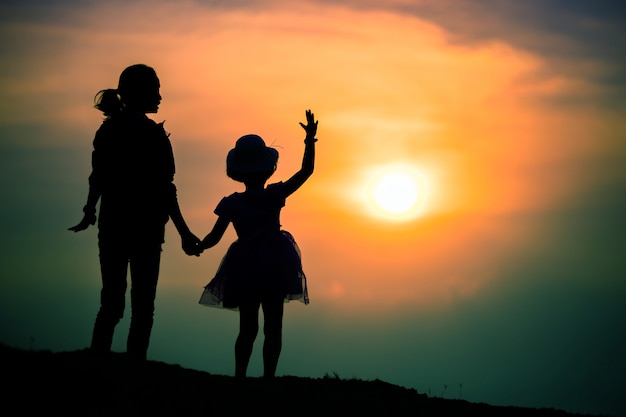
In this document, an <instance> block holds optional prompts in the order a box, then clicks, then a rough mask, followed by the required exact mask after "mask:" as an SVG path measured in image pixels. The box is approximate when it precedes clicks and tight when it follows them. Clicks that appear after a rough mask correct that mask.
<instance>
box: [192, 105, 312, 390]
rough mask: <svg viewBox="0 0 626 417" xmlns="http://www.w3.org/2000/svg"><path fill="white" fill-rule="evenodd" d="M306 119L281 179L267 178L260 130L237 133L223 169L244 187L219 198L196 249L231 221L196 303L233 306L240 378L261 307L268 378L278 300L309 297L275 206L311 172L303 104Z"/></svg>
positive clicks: (278, 340)
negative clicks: (296, 154)
mask: <svg viewBox="0 0 626 417" xmlns="http://www.w3.org/2000/svg"><path fill="white" fill-rule="evenodd" d="M306 119H307V124H306V125H304V124H303V123H300V125H301V126H302V127H303V128H304V130H305V131H306V138H305V139H304V143H305V147H304V156H303V160H302V168H301V169H300V170H299V171H298V172H296V173H295V174H294V175H293V176H292V177H291V178H289V179H288V180H287V181H284V182H277V183H273V184H269V185H267V186H266V185H265V184H266V181H267V180H268V179H269V178H270V177H271V176H272V174H273V173H274V171H275V170H276V164H277V162H278V151H276V149H274V148H271V147H268V146H266V145H265V142H264V141H263V139H262V138H261V137H260V136H257V135H246V136H242V137H241V138H239V139H238V140H237V142H236V145H235V148H234V149H232V150H231V151H229V153H228V156H227V158H226V174H227V175H228V176H229V177H230V178H232V179H233V180H235V181H238V182H242V183H244V185H245V191H244V192H242V193H240V192H236V193H234V194H231V195H229V196H227V197H224V198H223V199H222V200H221V201H220V202H219V204H218V205H217V207H216V208H215V211H214V212H215V214H217V216H218V218H217V220H216V222H215V225H214V226H213V229H212V230H211V232H210V233H209V234H207V235H206V237H205V238H204V239H203V240H202V241H201V243H200V245H199V251H202V250H204V249H207V248H211V247H213V246H215V245H216V244H217V243H218V242H219V241H220V239H221V238H222V236H223V235H224V232H225V231H226V228H227V227H228V225H229V224H230V223H232V224H233V227H234V228H235V232H236V233H237V240H236V241H235V242H234V243H232V244H231V246H230V247H229V248H228V251H227V252H226V255H225V256H224V258H223V259H222V262H221V264H220V266H219V268H218V270H217V273H216V274H215V276H214V277H213V279H212V280H211V281H210V282H209V283H208V284H207V285H206V287H205V289H204V291H203V293H202V296H201V297H200V301H199V302H200V304H202V305H206V306H212V307H218V308H226V309H232V310H238V311H239V317H240V320H239V335H238V336H237V340H236V342H235V376H236V377H245V376H246V371H247V368H248V363H249V361H250V356H251V354H252V348H253V344H254V341H255V339H256V336H257V333H258V330H259V323H258V320H259V309H260V308H262V310H263V318H264V326H263V333H264V336H265V339H264V343H263V376H264V377H270V378H271V377H274V376H275V373H276V366H277V364H278V358H279V356H280V352H281V347H282V324H283V309H284V303H285V302H288V301H289V300H298V301H300V302H303V303H304V304H308V303H309V296H308V290H307V283H306V276H305V274H304V272H303V270H302V261H301V256H300V250H299V248H298V245H297V244H296V241H295V240H294V238H293V236H292V235H291V234H290V233H289V232H287V231H285V230H282V229H281V224H280V211H281V209H282V207H284V205H285V200H286V198H287V197H288V196H290V195H291V194H292V193H294V192H295V191H296V190H297V189H298V188H300V186H302V184H304V182H305V181H306V180H307V179H308V178H309V177H310V176H311V174H312V173H313V167H314V162H315V142H316V141H317V139H316V138H315V135H316V133H317V121H316V120H315V117H314V115H313V113H312V112H311V111H310V110H307V111H306Z"/></svg>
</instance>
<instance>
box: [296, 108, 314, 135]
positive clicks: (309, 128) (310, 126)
mask: <svg viewBox="0 0 626 417" xmlns="http://www.w3.org/2000/svg"><path fill="white" fill-rule="evenodd" d="M306 122H307V124H306V125H305V124H304V123H300V126H302V128H303V129H304V130H305V132H306V139H305V140H309V141H313V142H317V139H316V138H315V135H316V134H317V120H315V115H314V114H313V113H312V112H311V110H307V111H306Z"/></svg>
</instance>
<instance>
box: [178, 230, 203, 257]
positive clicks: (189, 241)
mask: <svg viewBox="0 0 626 417" xmlns="http://www.w3.org/2000/svg"><path fill="white" fill-rule="evenodd" d="M181 239H182V246H183V251H184V252H185V253H186V254H187V255H189V256H200V254H201V253H202V249H201V248H200V239H198V237H196V235H194V234H193V233H191V232H189V234H185V235H184V236H181Z"/></svg>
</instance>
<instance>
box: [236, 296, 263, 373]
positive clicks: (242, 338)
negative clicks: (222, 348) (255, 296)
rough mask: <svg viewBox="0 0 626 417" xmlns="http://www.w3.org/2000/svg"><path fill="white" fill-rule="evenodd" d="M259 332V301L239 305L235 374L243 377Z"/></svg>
mask: <svg viewBox="0 0 626 417" xmlns="http://www.w3.org/2000/svg"><path fill="white" fill-rule="evenodd" d="M258 332H259V303H250V304H244V305H240V306H239V335H238V336H237V341H236V342H235V376H236V377H241V378H243V377H245V376H246V372H247V370H248V363H249V362H250V356H252V348H253V346H254V340H255V339H256V336H257V333H258Z"/></svg>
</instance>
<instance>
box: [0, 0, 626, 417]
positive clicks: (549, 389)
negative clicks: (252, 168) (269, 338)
mask: <svg viewBox="0 0 626 417" xmlns="http://www.w3.org/2000/svg"><path fill="white" fill-rule="evenodd" d="M567 4H568V6H567V9H564V8H563V6H562V5H561V4H560V2H556V1H554V2H551V1H545V2H544V1H536V2H503V1H500V0H441V1H437V2H434V1H424V0H387V1H380V0H379V1H368V0H363V1H361V0H359V1H352V0H340V1H333V2H329V1H325V0H306V1H304V0H302V1H301V0H297V1H292V0H289V1H286V0H271V1H265V0H264V1H258V0H238V1H233V2H221V1H205V0H184V1H176V2H173V1H158V0H111V1H107V2H96V1H81V2H75V1H70V0H67V1H56V2H49V1H44V0H23V1H20V2H17V1H16V2H11V1H7V2H3V3H2V4H0V22H1V23H0V39H2V40H3V41H1V42H0V52H2V56H3V57H4V58H5V59H3V60H2V63H1V64H0V134H1V135H0V148H1V149H0V150H1V151H2V152H0V182H1V183H2V184H3V190H2V195H3V204H2V206H1V207H2V209H1V210H2V212H1V214H0V223H1V226H2V231H3V235H4V236H5V238H4V239H2V240H0V249H1V250H0V253H2V255H1V256H2V264H3V268H4V271H5V272H4V274H2V276H1V277H0V288H1V290H0V316H1V317H5V318H9V319H8V320H5V321H3V322H0V336H2V340H0V342H5V341H6V342H7V343H11V344H13V343H14V344H16V345H18V346H28V345H29V344H31V343H34V342H33V340H36V345H35V346H36V347H41V348H44V349H48V348H49V349H53V350H63V349H75V348H83V347H84V346H86V343H88V340H89V336H90V334H91V333H90V332H91V326H92V324H93V322H92V320H93V318H94V316H95V314H96V311H97V307H98V304H97V296H98V292H99V290H100V287H99V284H100V282H99V268H98V256H97V229H96V228H95V227H94V228H90V229H88V230H87V231H84V232H82V233H80V234H74V233H70V232H68V231H67V227H69V226H72V225H74V224H76V222H77V221H79V219H80V216H81V215H82V213H81V207H82V206H83V205H84V201H85V198H86V194H87V176H88V175H89V171H90V166H89V164H90V152H91V145H92V144H91V142H92V139H93V135H94V133H95V131H96V129H97V127H98V126H99V124H100V122H101V119H102V115H101V113H100V112H98V111H96V110H95V109H93V108H92V104H93V98H94V95H95V94H96V92H97V91H99V90H101V89H104V88H114V87H116V85H117V78H118V76H119V73H120V72H121V71H122V69H123V68H125V67H126V66H128V65H130V64H135V63H138V62H142V63H145V64H148V65H151V66H153V67H154V68H155V69H156V71H157V73H158V75H159V77H160V79H161V84H162V89H161V93H162V95H163V103H162V105H161V108H160V111H159V113H158V114H156V115H152V117H153V118H154V119H155V120H157V121H162V120H165V121H166V122H165V127H166V129H167V130H168V131H169V132H171V140H172V144H173V147H174V152H175V157H176V163H177V174H176V184H177V187H178V190H179V198H180V204H181V207H182V210H183V212H184V215H185V217H186V219H187V221H188V223H189V225H190V226H191V228H192V230H193V231H194V232H195V233H196V234H198V235H199V236H203V235H204V234H205V233H207V232H208V231H209V230H210V228H211V226H212V224H213V222H214V220H215V216H214V214H213V213H212V212H213V209H214V207H215V205H216V204H217V203H218V201H219V200H220V199H221V197H223V196H224V195H228V194H230V193H232V192H234V191H239V190H241V189H242V186H241V185H240V184H238V183H235V182H233V181H232V180H230V179H229V178H227V177H226V175H225V172H224V171H225V166H224V165H225V156H226V154H227V152H228V150H230V149H231V148H232V146H233V145H234V142H235V140H236V139H237V138H238V137H240V136H241V135H244V134H248V133H257V134H260V135H261V136H263V137H264V138H265V140H266V141H267V142H268V143H269V144H271V145H272V146H275V147H277V149H278V150H279V151H280V159H279V167H278V171H277V172H276V174H275V176H274V177H273V178H272V180H275V181H279V180H283V179H286V178H288V177H289V176H290V175H291V174H292V173H293V172H295V171H296V170H297V169H298V167H299V164H300V162H301V157H302V151H303V143H302V139H303V131H302V128H301V127H300V126H299V124H298V123H299V122H301V121H304V119H305V110H306V109H312V110H313V111H314V113H315V115H316V117H317V118H318V119H319V130H318V137H319V142H318V146H317V162H316V171H315V173H314V174H313V176H312V177H311V178H310V180H309V181H308V182H307V183H306V184H305V185H304V186H303V187H302V188H301V189H300V190H299V191H298V192H297V193H296V194H294V195H293V196H291V197H290V198H289V199H288V201H287V206H286V208H285V209H284V210H283V214H282V222H283V225H284V227H285V229H287V230H289V231H290V232H292V233H293V234H294V236H295V237H296V239H297V241H298V243H299V245H300V248H301V250H302V254H303V262H304V267H305V272H306V273H307V276H308V278H309V292H310V298H311V304H310V305H308V306H303V305H301V304H300V303H293V304H295V305H291V306H289V307H287V308H286V310H287V311H288V312H287V313H286V318H285V329H284V330H285V335H286V336H285V349H284V351H285V353H284V356H283V357H282V358H281V361H282V362H281V372H282V373H283V374H286V375H305V376H321V375H320V373H322V375H323V372H330V373H333V372H338V373H339V374H340V375H341V376H342V377H344V376H351V375H355V376H356V377H359V378H381V379H383V380H387V381H389V382H392V383H398V384H402V385H406V386H410V387H415V388H416V389H418V390H419V391H420V392H430V389H431V388H432V389H433V392H435V390H436V391H438V392H439V389H438V388H440V387H441V386H442V385H443V384H451V386H452V385H453V384H456V383H457V382H462V383H464V388H463V392H464V395H467V398H468V399H470V400H474V401H487V402H493V403H499V404H504V405H511V404H514V405H518V404H519V405H532V406H537V405H539V406H547V407H559V406H563V407H567V408H569V409H571V410H574V411H585V410H588V411H590V412H596V411H598V410H600V412H602V413H604V414H609V415H617V414H618V412H614V410H621V411H623V410H624V409H625V408H624V404H623V393H622V391H623V390H620V387H621V386H622V385H623V384H621V379H620V378H622V376H623V374H624V372H626V362H625V361H624V355H623V352H622V351H623V349H622V347H623V341H624V340H626V335H625V334H624V330H623V329H622V327H623V326H621V327H620V323H621V321H623V320H621V321H620V320H619V318H620V317H624V314H625V310H624V303H623V294H624V280H623V279H622V278H623V271H624V270H625V268H626V265H625V261H624V259H625V258H624V257H623V251H624V247H625V246H624V245H625V243H624V242H625V240H624V236H626V231H625V230H624V226H623V225H624V221H623V213H624V210H625V208H624V207H626V206H625V205H626V200H625V199H624V197H623V196H624V193H623V189H624V184H625V183H626V170H625V169H624V167H625V166H626V165H625V164H624V160H625V157H626V142H625V141H624V140H623V139H624V137H625V134H626V122H625V121H624V117H623V114H624V97H625V95H624V92H623V91H624V86H625V85H626V83H624V76H623V74H624V73H625V72H624V68H625V65H626V61H625V60H624V57H623V54H622V53H621V51H623V50H624V40H623V38H624V37H623V36H621V34H622V32H623V27H624V17H623V11H626V10H625V9H624V7H623V6H617V5H616V4H617V3H616V2H614V3H611V4H612V6H611V7H609V6H606V5H607V4H609V2H586V1H583V0H571V1H568V2H567ZM620 13H622V14H621V15H620ZM392 166H401V167H404V168H405V169H410V171H411V172H413V173H414V174H415V175H419V177H420V178H421V180H422V181H423V184H422V186H423V190H424V196H423V200H424V201H423V206H422V207H421V209H420V210H419V215H417V216H413V217H409V218H407V219H404V220H397V219H396V220H390V219H389V218H386V217H384V216H381V215H380V213H379V212H377V211H376V210H375V209H374V208H372V206H371V200H372V199H371V196H368V190H371V189H372V187H373V185H372V184H371V180H372V178H374V177H376V176H377V175H378V174H379V173H380V172H382V171H384V170H386V169H388V168H389V167H392ZM407 167H408V168H407ZM166 233H167V235H166V239H167V241H166V243H165V246H164V252H163V258H162V265H161V271H162V272H161V277H160V281H159V296H158V299H157V304H158V307H157V312H156V314H157V316H156V321H155V329H154V336H153V342H152V343H151V352H150V355H151V356H152V357H154V358H156V359H158V360H164V361H167V362H172V363H180V364H182V365H184V366H190V367H193V368H194V369H202V370H208V371H210V372H216V373H225V374H228V373H230V372H231V362H230V361H231V360H232V343H233V340H234V337H235V336H236V331H237V316H236V315H235V314H230V313H232V312H220V311H213V310H211V311H210V312H207V311H206V309H204V308H202V307H200V306H198V304H197V299H198V298H199V296H200V293H201V290H202V286H204V285H205V284H206V283H207V282H208V281H209V279H210V278H211V277H212V275H213V274H214V273H215V270H216V268H217V266H218V263H219V261H220V259H221V258H222V256H223V255H224V253H225V251H226V248H227V247H228V245H229V244H230V243H231V242H232V241H233V240H234V239H235V238H236V237H235V235H234V232H233V230H232V229H229V230H228V231H227V234H226V235H225V237H224V240H223V241H222V242H221V243H220V244H219V245H218V246H216V247H215V248H214V249H211V250H209V251H207V252H206V253H204V254H203V255H202V256H201V257H199V258H195V257H188V256H186V255H185V254H184V253H183V252H182V250H180V242H179V238H178V236H177V235H176V232H175V230H174V227H173V226H172V225H169V226H168V228H167V232H166ZM25 294H28V296H25ZM222 313H224V314H222ZM128 316H129V314H128V313H127V314H126V317H125V319H124V320H128ZM125 324H126V323H122V325H125ZM121 327H124V326H121ZM126 328H127V326H126ZM216 334H217V335H219V337H213V336H214V335H216ZM124 336H125V334H124V329H120V332H117V334H116V340H115V345H114V346H115V348H116V349H118V350H122V349H124V346H125V340H124ZM207 352H209V353H207ZM355 352H356V354H355ZM208 356H210V357H208ZM303 357H304V358H306V360H305V361H303V360H302V358H303ZM257 359H258V358H257ZM253 362H254V363H255V364H254V366H256V368H254V369H255V372H257V373H258V372H260V371H259V369H260V366H261V365H260V364H261V361H260V360H256V361H254V360H253ZM572 363H575V364H576V366H575V367H572V366H571V364H572ZM449 395H452V394H449Z"/></svg>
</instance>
